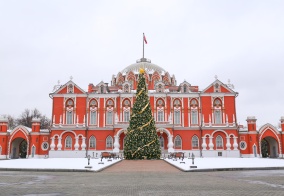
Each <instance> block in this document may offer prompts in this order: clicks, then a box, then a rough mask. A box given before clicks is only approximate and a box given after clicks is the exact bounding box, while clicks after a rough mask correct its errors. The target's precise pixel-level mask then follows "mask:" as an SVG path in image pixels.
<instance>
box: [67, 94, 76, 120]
mask: <svg viewBox="0 0 284 196" xmlns="http://www.w3.org/2000/svg"><path fill="white" fill-rule="evenodd" d="M73 108H74V102H73V100H72V99H68V100H67V102H66V124H73Z"/></svg>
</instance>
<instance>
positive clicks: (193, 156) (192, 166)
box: [190, 153, 197, 168]
mask: <svg viewBox="0 0 284 196" xmlns="http://www.w3.org/2000/svg"><path fill="white" fill-rule="evenodd" d="M194 158H195V155H194V154H193V153H192V155H191V160H192V163H191V164H192V165H191V166H190V168H197V166H196V165H194Z"/></svg>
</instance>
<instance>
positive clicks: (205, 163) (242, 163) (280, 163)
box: [165, 158, 284, 171]
mask: <svg viewBox="0 0 284 196" xmlns="http://www.w3.org/2000/svg"><path fill="white" fill-rule="evenodd" d="M165 161H167V162H168V163H170V164H172V165H174V166H176V167H178V168H180V169H182V170H185V171H191V170H213V169H220V168H226V169H229V168H271V167H274V168H279V167H282V168H283V169H284V159H268V158H195V159H194V165H195V166H197V168H190V166H192V159H188V158H185V159H184V160H183V161H184V162H185V164H184V163H180V162H182V160H181V159H177V161H174V160H173V159H165Z"/></svg>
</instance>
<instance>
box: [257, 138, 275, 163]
mask: <svg viewBox="0 0 284 196" xmlns="http://www.w3.org/2000/svg"><path fill="white" fill-rule="evenodd" d="M261 155H262V157H264V158H265V157H269V158H277V157H279V152H278V142H277V140H275V139H274V138H273V137H265V138H263V139H262V140H261Z"/></svg>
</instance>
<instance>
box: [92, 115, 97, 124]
mask: <svg viewBox="0 0 284 196" xmlns="http://www.w3.org/2000/svg"><path fill="white" fill-rule="evenodd" d="M96 124H97V112H91V125H96Z"/></svg>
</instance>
